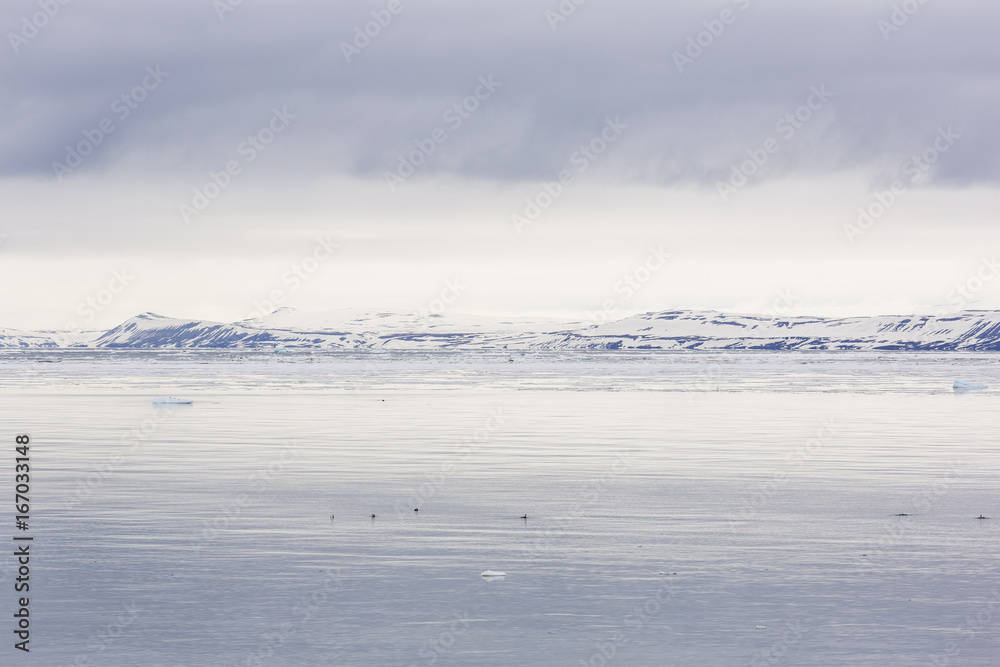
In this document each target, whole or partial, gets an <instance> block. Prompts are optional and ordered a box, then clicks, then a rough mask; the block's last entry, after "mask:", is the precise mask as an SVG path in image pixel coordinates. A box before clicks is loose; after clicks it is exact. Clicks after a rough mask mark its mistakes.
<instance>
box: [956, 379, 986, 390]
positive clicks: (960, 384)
mask: <svg viewBox="0 0 1000 667" xmlns="http://www.w3.org/2000/svg"><path fill="white" fill-rule="evenodd" d="M951 388H952V389H954V390H955V391H956V392H958V393H961V392H963V391H979V390H980V389H986V385H985V384H980V383H979V382H968V381H966V380H955V383H954V384H953V385H951Z"/></svg>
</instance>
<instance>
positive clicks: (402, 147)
mask: <svg viewBox="0 0 1000 667" xmlns="http://www.w3.org/2000/svg"><path fill="white" fill-rule="evenodd" d="M998 25H1000V4H998V3H996V2H995V1H994V0H983V1H971V0H950V1H949V2H947V3H946V2H944V1H943V0H923V1H922V2H921V1H920V0H891V1H888V0H887V1H883V0H865V1H860V0H840V1H838V2H822V3H805V2H801V0H798V1H791V0H773V1H770V2H765V1H764V0H715V1H711V2H708V1H705V0H701V1H698V2H688V1H679V2H654V1H652V0H648V1H639V0H616V1H615V2H609V1H607V0H562V2H558V1H556V0H532V1H530V2H529V1H524V0H504V2H493V3H480V2H469V1H468V0H466V1H464V2H458V1H454V0H452V1H445V0H378V1H375V2H351V3H341V2H337V3H334V2H316V1H300V0H281V1H280V2H278V1H277V0H272V1H267V0H214V1H212V0H197V1H194V0H144V1H143V2H124V1H123V0H119V1H113V2H112V1H98V0H33V1H27V0H7V1H6V2H4V3H3V4H2V7H0V28H2V31H3V33H4V40H3V42H4V43H3V44H0V117H2V120H3V122H2V123H0V202H2V204H3V205H2V208H0V285H2V289H3V298H2V299H0V327H6V328H34V329H42V328H46V329H65V328H71V329H73V328H84V329H91V328H93V329H100V328H110V327H112V326H114V325H116V324H118V323H120V322H121V321H123V320H125V319H127V318H128V317H131V316H133V315H136V314H138V313H142V312H147V311H149V312H156V313H159V314H162V315H167V316H172V317H180V318H198V319H208V320H215V321H224V322H230V321H236V320H242V319H245V318H248V317H253V316H259V315H263V314H266V313H267V312H269V311H270V310H272V309H274V308H277V307H293V308H297V309H301V310H307V311H325V310H331V309H342V308H351V309H355V310H358V311H362V312H383V311H404V312H417V313H434V314H447V312H448V311H454V312H455V313H478V314H490V315H520V316H546V317H560V318H574V319H579V318H589V319H590V320H593V321H601V320H602V319H614V318H617V317H624V316H626V315H629V314H632V313H637V312H645V311H652V310H666V309H714V310H720V311H727V312H741V313H757V314H765V315H800V314H808V315H837V316H840V315H844V316H846V315H869V314H909V313H943V312H952V311H954V310H961V309H967V308H978V309H983V308H990V309H992V308H1000V279H998V280H994V278H996V277H997V275H998V274H1000V265H998V264H997V254H998V253H1000V227H998V225H997V214H998V213H1000V189H998V187H997V186H998V181H1000V123H997V120H996V119H997V118H1000V42H997V40H996V29H997V26H998Z"/></svg>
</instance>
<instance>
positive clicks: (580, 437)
mask: <svg viewBox="0 0 1000 667" xmlns="http://www.w3.org/2000/svg"><path fill="white" fill-rule="evenodd" d="M52 362H54V363H52ZM955 378H964V379H971V380H977V381H982V382H985V383H987V384H990V385H991V386H992V387H1000V364H998V358H997V357H994V356H990V355H933V354H932V355H917V354H895V355H893V354H854V353H851V354H801V355H797V354H787V353H785V354H746V353H744V354H704V355H699V354H679V355H677V354H659V355H643V354H620V353H606V354H600V353H595V354H577V355H565V354H555V353H553V354H538V355H523V356H522V355H520V354H518V355H516V356H508V355H506V354H486V355H475V354H469V353H463V354H450V353H391V354H371V353H369V354H344V353H341V354H309V353H292V354H288V355H264V354H259V353H256V354H254V353H247V354H243V353H234V352H231V351H225V352H210V353H205V352H199V353H190V352H110V353H109V352H103V351H100V352H95V351H78V352H74V353H65V352H64V353H53V352H25V351H17V352H14V353H10V352H8V353H4V354H2V355H0V405H2V408H0V427H2V428H0V433H2V434H3V436H2V437H3V438H4V439H5V440H6V441H8V443H9V450H8V451H9V454H10V455H9V456H8V457H7V463H3V464H2V466H3V468H2V470H5V471H6V472H3V473H2V476H0V479H2V482H0V488H2V490H3V492H4V493H5V494H6V496H7V497H10V498H12V497H13V456H14V453H13V448H14V435H15V434H18V433H29V434H30V435H31V437H32V445H31V458H32V461H31V465H32V478H31V482H32V484H31V485H32V492H31V500H32V512H31V526H30V527H31V530H30V531H29V532H28V534H30V535H32V536H34V538H35V539H34V542H33V543H32V562H31V565H32V569H31V615H32V616H31V618H32V626H31V628H32V635H31V648H32V650H31V653H30V654H21V652H20V651H14V650H13V643H14V640H13V639H12V637H13V633H12V630H13V622H12V621H11V620H8V621H7V623H9V625H8V627H7V628H6V629H5V631H4V633H5V636H7V637H8V639H7V642H8V644H7V645H6V646H3V647H2V648H0V655H2V656H4V657H3V659H2V660H0V663H2V664H4V665H6V664H24V665H44V666H45V667H58V666H60V665H102V666H118V665H123V666H124V665H128V666H134V665H225V666H231V665H296V666H298V665H302V666H309V665H379V666H382V665H389V666H392V665H399V666H403V667H408V666H410V665H566V666H573V667H577V666H579V665H595V666H597V665H831V666H832V665H930V664H935V661H937V664H945V661H946V660H947V661H948V662H947V664H950V665H990V666H995V665H998V664H1000V653H998V650H1000V649H998V645H1000V570H998V560H997V554H998V553H1000V532H998V529H997V526H998V525H1000V507H998V501H997V498H998V482H1000V447H998V444H997V443H998V436H997V426H998V424H1000V420H998V411H997V400H998V393H997V392H995V391H994V390H993V389H992V388H991V389H988V390H986V391H984V392H977V393H970V394H964V395H957V394H955V393H954V392H953V391H952V390H951V383H952V380H954V379H955ZM160 395H175V396H183V397H186V398H190V399H193V400H194V404H193V405H190V406H177V407H172V408H163V407H155V406H154V405H153V398H154V397H155V396H160ZM414 508H419V512H414V511H413V510H414ZM13 514H14V512H13V508H12V507H10V508H8V514H7V516H8V526H9V528H8V531H7V533H8V534H7V536H6V537H4V538H3V539H7V540H10V537H13V536H14V534H15V533H19V534H23V533H20V531H17V530H16V529H15V528H14V526H13V522H14V518H13ZM372 514H375V515H376V516H375V518H372V517H371V515H372ZM897 514H907V515H909V516H903V517H900V516H896V515H897ZM980 514H983V515H986V516H990V517H994V518H993V519H990V520H985V521H982V520H976V519H975V517H977V516H979V515H980ZM331 515H334V516H335V518H331ZM523 515H527V517H528V518H527V519H522V518H520V517H522V516H523ZM0 537H3V536H0ZM8 543H9V544H13V542H8ZM9 551H11V552H12V551H13V549H10V550H9ZM485 570H494V571H502V572H505V573H506V576H505V577H503V578H493V579H490V578H483V577H482V576H480V575H481V573H482V572H483V571H485ZM15 576H17V575H16V571H15V559H14V558H13V557H12V556H11V555H7V556H6V557H5V558H4V559H3V560H0V586H2V587H0V590H4V591H6V592H5V594H4V596H3V600H2V604H3V609H4V610H6V612H7V613H6V614H5V616H6V618H8V619H12V614H13V611H14V601H15V600H14V597H15V595H14V593H13V590H12V586H13V583H14V581H13V580H14V577H15Z"/></svg>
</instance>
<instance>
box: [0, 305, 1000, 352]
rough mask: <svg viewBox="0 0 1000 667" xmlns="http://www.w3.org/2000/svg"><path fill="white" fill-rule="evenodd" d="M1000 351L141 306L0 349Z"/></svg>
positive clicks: (919, 326)
mask: <svg viewBox="0 0 1000 667" xmlns="http://www.w3.org/2000/svg"><path fill="white" fill-rule="evenodd" d="M59 347H76V348H79V347H83V348H128V349H138V348H141V349H154V348H279V347H284V348H289V349H291V348H305V349H330V350H340V349H342V350H358V349H477V350H490V349H492V350H497V349H510V350H531V349H537V350H609V349H610V350H619V349H620V350H635V349H642V350H968V351H983V350H1000V312H996V311H964V312H961V313H956V314H953V315H942V316H929V315H920V316H909V317H904V316H877V317H850V318H822V317H777V318H766V317H756V316H749V315H727V314H723V313H717V312H711V311H664V312H657V313H645V314H643V315H636V316H633V317H627V318H624V319H621V320H617V321H613V322H607V323H602V324H590V323H586V322H558V321H546V320H524V319H504V318H488V317H475V316H463V315H448V316H443V317H442V316H428V317H422V316H419V315H406V314H393V313H377V314H370V315H365V314H358V313H354V312H352V311H333V312H330V313H318V314H311V313H300V312H298V311H294V310H291V309H282V310H280V311H277V312H275V313H272V314H271V315H268V316H267V317H264V318H262V319H260V320H244V321H241V322H234V323H232V324H225V323H221V322H208V321H203V320H183V319H174V318H170V317H163V316H160V315H156V314H154V313H144V314H142V315H137V316H135V317H132V318H129V319H128V320H126V321H125V322H123V323H121V324H120V325H118V326H116V327H114V328H113V329H110V330H108V331H103V332H100V331H98V332H76V333H73V334H72V335H71V336H70V335H67V334H61V333H59V332H51V331H41V332H28V331H15V330H10V329H0V348H59Z"/></svg>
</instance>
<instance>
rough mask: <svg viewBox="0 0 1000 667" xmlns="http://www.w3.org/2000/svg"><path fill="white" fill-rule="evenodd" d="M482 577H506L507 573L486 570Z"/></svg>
mask: <svg viewBox="0 0 1000 667" xmlns="http://www.w3.org/2000/svg"><path fill="white" fill-rule="evenodd" d="M482 576H484V577H506V576H507V573H506V572H494V571H493V570H486V571H485V572H483V574H482Z"/></svg>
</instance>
